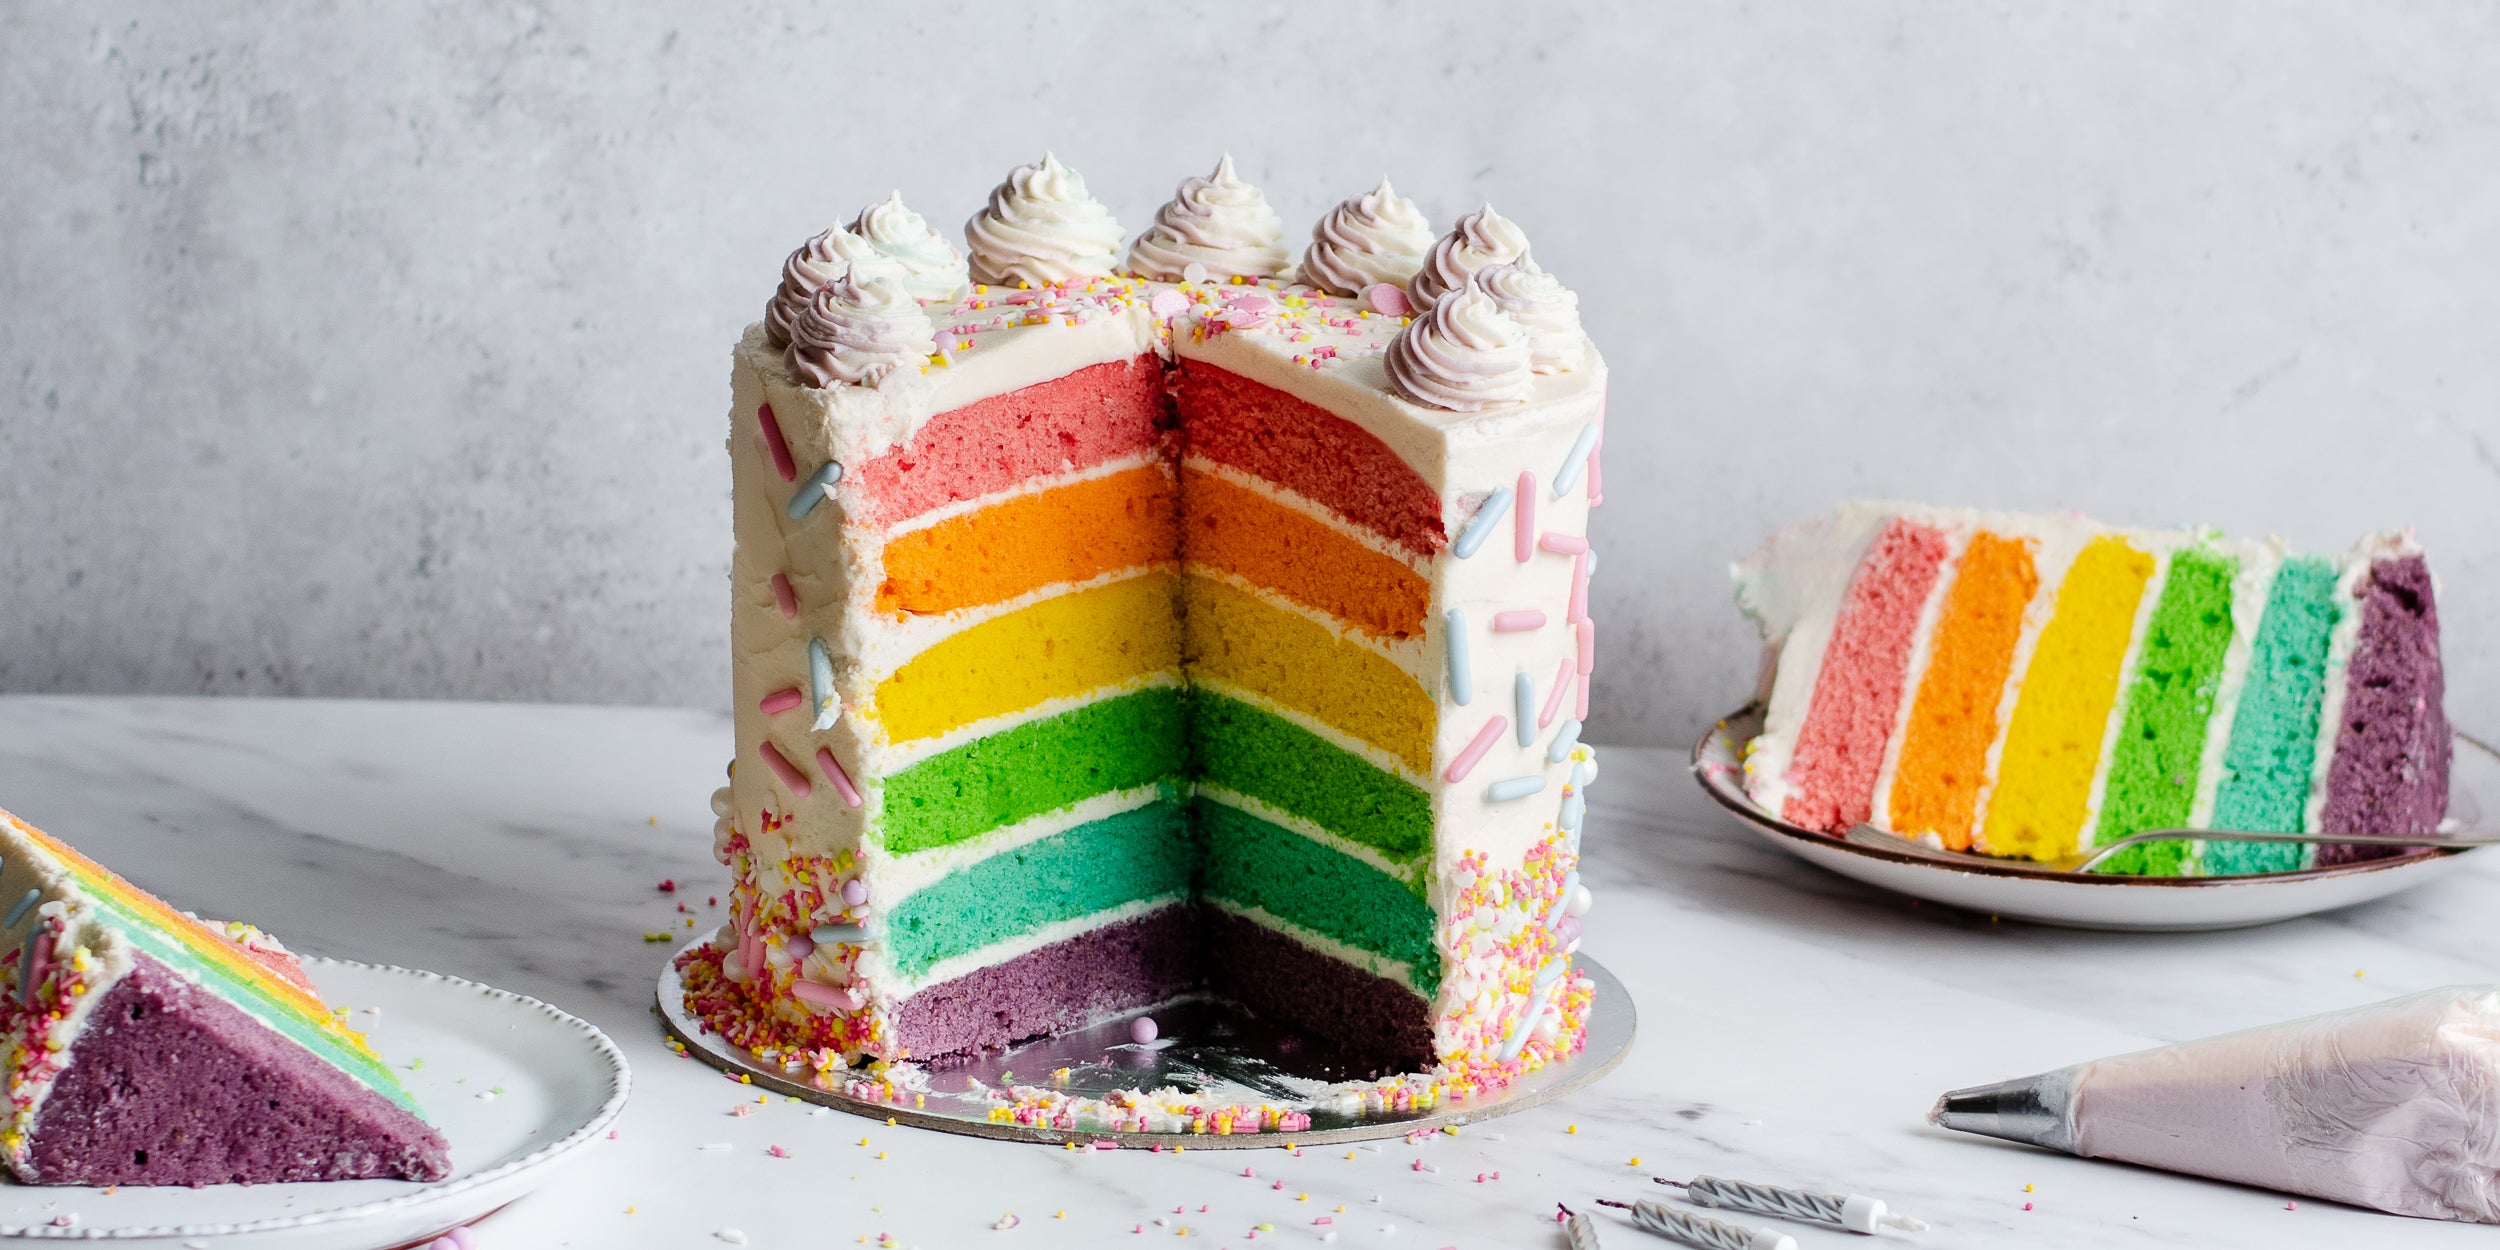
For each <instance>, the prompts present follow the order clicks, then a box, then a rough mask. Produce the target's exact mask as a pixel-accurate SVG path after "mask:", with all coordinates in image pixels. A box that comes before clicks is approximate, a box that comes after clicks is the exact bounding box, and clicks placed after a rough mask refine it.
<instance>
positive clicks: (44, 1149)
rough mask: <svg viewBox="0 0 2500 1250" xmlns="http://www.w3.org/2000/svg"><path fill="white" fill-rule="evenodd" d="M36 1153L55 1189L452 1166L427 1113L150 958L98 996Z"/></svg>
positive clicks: (50, 1104) (405, 1174) (356, 1176)
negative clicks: (410, 1108)
mask: <svg viewBox="0 0 2500 1250" xmlns="http://www.w3.org/2000/svg"><path fill="white" fill-rule="evenodd" d="M31 1155H32V1159H31V1163H32V1165H33V1168H34V1170H35V1174H36V1175H37V1176H38V1177H40V1178H41V1180H42V1182H43V1183H45V1184H58V1185H77V1184H91V1185H93V1184H106V1183H114V1184H122V1185H221V1184H246V1185H249V1184H266V1183H270V1182H275V1181H327V1180H364V1179H372V1178H385V1179H391V1178H402V1179H408V1180H440V1179H441V1178H443V1177H445V1176H448V1175H450V1173H451V1162H450V1160H449V1158H448V1157H446V1155H445V1153H444V1145H443V1138H442V1135H441V1134H439V1133H437V1132H435V1131H434V1130H433V1129H432V1128H431V1127H429V1126H427V1125H426V1123H425V1122H424V1121H422V1120H419V1119H418V1118H417V1117H415V1116H413V1115H410V1114H409V1113H408V1112H407V1111H406V1110H405V1109H403V1108H401V1107H400V1106H399V1104H397V1103H395V1102H393V1101H391V1100H390V1099H389V1098H387V1097H385V1096H383V1095H381V1094H379V1093H376V1092H374V1091H373V1090H371V1089H368V1088H366V1087H365V1086H364V1085H363V1084H362V1083H360V1082H359V1081H357V1080H356V1078H354V1077H352V1076H349V1075H348V1074H347V1073H345V1072H342V1071H340V1070H339V1069H337V1068H336V1067H333V1066H331V1065H330V1064H328V1063H325V1062H323V1061H322V1060H321V1059H320V1058H318V1057H316V1056H314V1055H311V1054H309V1053H307V1052H305V1051H304V1050H303V1049H302V1048H301V1047H298V1046H296V1045H294V1044H293V1043H290V1042H288V1041H286V1040H285V1039H284V1038H282V1037H280V1036H278V1035H277V1034H275V1033H273V1032H271V1031H270V1030H269V1029H267V1028H265V1027H263V1026H262V1025H261V1024H260V1023H258V1022H257V1021H255V1020H253V1019H252V1018H251V1017H250V1016H247V1015H245V1014H244V1013H243V1011H242V1010H241V1009H240V1008H238V1007H236V1006H235V1005H234V1004H232V1003H229V1002H227V1001H225V1000H224V999H221V998H219V997H217V996H216V995H214V994H212V993H209V992H208V991H206V990H203V989H201V988H200V987H198V986H197V985H194V984H192V983H191V982H189V981H187V980H184V979H183V978H182V977H181V976H179V975H177V974H175V973H174V972H173V971H171V970H169V969H167V968H166V967H165V965H163V964H161V963H158V962H157V961H155V960H153V959H150V958H148V957H147V956H145V955H141V956H138V959H137V963H136V964H135V965H134V966H133V967H132V969H131V971H130V975H128V976H126V977H124V978H122V979H121V981H120V982H119V983H117V984H115V985H114V986H113V988H112V989H111V990H110V991H108V992H107V993H106V994H105V996H104V999H103V1001H101V1002H99V1003H97V1004H96V1006H95V1014H94V1015H93V1016H92V1017H90V1023H89V1024H88V1027H87V1029H86V1031H85V1032H84V1033H83V1034H81V1035H80V1037H79V1039H78V1041H77V1043H76V1044H75V1046H74V1048H73V1049H72V1050H71V1053H70V1060H69V1064H68V1066H67V1067H66V1068H65V1069H64V1070H63V1071H62V1073H61V1077H60V1081H59V1083H58V1084H57V1085H55V1086H54V1087H53V1089H52V1093H51V1096H50V1097H48V1098H47V1099H45V1101H44V1104H43V1107H42V1110H41V1111H40V1112H39V1114H38V1115H37V1117H36V1119H35V1124H34V1129H33V1131H32V1133H31Z"/></svg>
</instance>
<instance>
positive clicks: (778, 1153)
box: [764, 1146, 790, 1159]
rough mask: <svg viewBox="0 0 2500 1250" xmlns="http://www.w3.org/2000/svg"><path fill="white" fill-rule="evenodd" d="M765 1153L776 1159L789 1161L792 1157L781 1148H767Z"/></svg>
mask: <svg viewBox="0 0 2500 1250" xmlns="http://www.w3.org/2000/svg"><path fill="white" fill-rule="evenodd" d="M764 1153H765V1154H768V1155H771V1156H772V1157H774V1158H776V1159H787V1158H789V1157H790V1152H789V1151H787V1150H784V1149H782V1148H781V1147H779V1146H766V1147H764Z"/></svg>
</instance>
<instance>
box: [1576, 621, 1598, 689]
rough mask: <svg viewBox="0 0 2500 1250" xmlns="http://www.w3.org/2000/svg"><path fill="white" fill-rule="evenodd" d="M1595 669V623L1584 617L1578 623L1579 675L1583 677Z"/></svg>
mask: <svg viewBox="0 0 2500 1250" xmlns="http://www.w3.org/2000/svg"><path fill="white" fill-rule="evenodd" d="M1596 667H1597V622H1595V621H1592V620H1589V619H1587V618H1585V617H1583V618H1581V621H1580V675H1581V676H1583V677H1585V676H1587V675H1588V674H1589V673H1590V672H1591V671H1593V670H1594V669H1596Z"/></svg>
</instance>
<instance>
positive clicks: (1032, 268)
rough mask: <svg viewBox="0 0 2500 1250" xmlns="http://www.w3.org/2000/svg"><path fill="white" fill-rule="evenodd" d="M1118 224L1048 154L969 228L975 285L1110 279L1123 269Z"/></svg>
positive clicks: (1019, 174) (1011, 180) (1025, 168)
mask: <svg viewBox="0 0 2500 1250" xmlns="http://www.w3.org/2000/svg"><path fill="white" fill-rule="evenodd" d="M1121 237H1122V231H1121V229H1120V223H1119V222H1118V221H1116V220H1114V219H1113V218H1112V216H1111V210H1110V209H1108V208H1105V207H1103V204H1102V201H1100V200H1097V199H1095V198H1094V197H1093V194H1092V193H1091V192H1089V191H1087V190H1086V189H1085V179H1084V178H1083V177H1081V176H1080V175H1078V173H1077V172H1076V171H1075V170H1073V169H1070V168H1068V167H1067V166H1065V165H1062V164H1060V163H1059V158H1058V157H1056V156H1051V155H1047V154H1045V155H1044V156H1043V157H1042V159H1041V160H1039V161H1036V162H1034V163H1033V164H1030V165H1018V166H1016V167H1015V169H1014V170H1013V171H1012V172H1010V173H1009V174H1008V175H1007V181H1005V182H1002V183H1000V184H998V189H997V190H995V191H992V192H990V202H989V207H987V208H984V209H982V210H981V211H980V212H979V213H976V214H974V215H973V218H972V220H971V221H968V222H965V223H964V241H965V242H966V243H968V244H970V245H971V255H970V257H969V258H968V259H969V262H970V264H969V268H970V271H971V274H972V280H973V281H975V282H984V283H994V284H998V285H1004V286H1013V285H1015V284H1016V283H1019V282H1026V283H1031V284H1032V285H1034V286H1050V285H1053V284H1055V283H1060V282H1070V281H1075V280H1077V279H1080V278H1102V277H1109V276H1110V275H1111V273H1112V272H1113V271H1114V270H1117V269H1118V268H1119V266H1120V239H1121Z"/></svg>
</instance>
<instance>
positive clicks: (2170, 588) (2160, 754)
mask: <svg viewBox="0 0 2500 1250" xmlns="http://www.w3.org/2000/svg"><path fill="white" fill-rule="evenodd" d="M2238 571H2239V563H2238V561H2235V560H2233V559H2231V558H2230V557H2228V556H2225V555H2222V554H2221V553H2219V552H2215V551H2212V550H2209V549H2206V548H2202V547H2188V548H2184V549H2182V550H2181V551H2180V552H2179V553H2178V554H2177V555H2176V556H2173V557H2172V558H2171V562H2170V577H2169V579H2168V581H2166V582H2165V583H2164V584H2163V587H2162V592H2161V600H2160V602H2158V603H2156V604H2155V605H2154V607H2153V619H2152V620H2151V621H2150V622H2149V623H2148V624H2147V625H2146V626H2145V633H2144V640H2143V644H2142V650H2141V651H2140V653H2139V658H2138V660H2137V666H2136V676H2135V681H2134V683H2133V685H2131V686H2130V687H2129V688H2128V691H2127V706H2126V711H2125V713H2124V714H2123V718H2122V719H2121V721H2120V724H2119V729H2118V741H2117V744H2116V746H2115V748H2114V749H2113V751H2112V753H2111V755H2110V760H2109V776H2108V782H2107V785H2106V786H2105V788H2104V789H2103V791H2102V798H2101V819H2100V826H2099V829H2098V831H2097V833H2096V835H2095V838H2094V841H2095V842H2096V843H2099V842H2110V841H2114V840H2116V839H2118V838H2123V837H2125V836H2127V835H2128V834H2131V833H2138V832H2141V831H2143V830H2146V829H2176V828H2180V827H2182V826H2184V825H2186V824H2187V823H2188V815H2189V813H2190V811H2191V810H2193V809H2194V807H2195V806H2196V779H2197V775H2198V773H2199V772H2200V771H2201V770H2202V768H2203V766H2204V758H2205V729H2206V726H2207V724H2208V723H2209V722H2210V721H2211V720H2212V718H2213V711H2214V696H2215V694H2216V692H2217V691H2218V690H2219V689H2220V687H2221V684H2222V657H2223V653H2224V652H2226V651H2228V650H2229V649H2230V646H2231V579H2232V578H2233V576H2235V575H2236V574H2237V573H2238ZM2191 850H2192V847H2191V844H2189V843H2187V842H2181V841H2163V842H2147V843H2143V844H2141V845H2137V846H2131V847H2128V848H2126V849H2125V850H2122V851H2120V852H2118V853H2117V854H2115V855H2112V856H2110V857H2109V859H2107V860H2106V861H2103V863H2102V865H2101V867H2100V868H2099V871H2101V872H2111V873H2129V874H2135V875H2140V876H2158V877H2175V876H2179V875H2181V874H2183V873H2185V872H2187V871H2188V869H2189V866H2190V862H2189V861H2190V853H2191Z"/></svg>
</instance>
